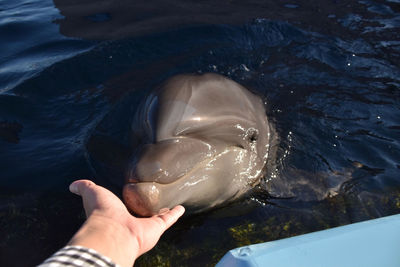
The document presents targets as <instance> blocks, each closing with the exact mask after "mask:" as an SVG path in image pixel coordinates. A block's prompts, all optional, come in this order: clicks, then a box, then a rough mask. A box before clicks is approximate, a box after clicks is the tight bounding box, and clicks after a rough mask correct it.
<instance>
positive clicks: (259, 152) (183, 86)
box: [123, 73, 271, 216]
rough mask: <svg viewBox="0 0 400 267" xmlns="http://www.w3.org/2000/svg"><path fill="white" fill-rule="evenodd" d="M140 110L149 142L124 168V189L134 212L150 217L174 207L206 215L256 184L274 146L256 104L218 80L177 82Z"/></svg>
mask: <svg viewBox="0 0 400 267" xmlns="http://www.w3.org/2000/svg"><path fill="white" fill-rule="evenodd" d="M144 108H145V109H144V115H145V117H146V119H145V122H146V123H145V125H146V128H147V130H146V132H147V134H148V135H152V136H150V138H149V139H152V140H153V143H152V144H148V145H145V146H144V148H143V150H142V152H141V154H140V157H139V159H138V161H137V162H136V163H135V164H132V165H131V166H130V167H129V168H128V170H127V179H126V180H127V181H126V185H125V186H124V189H123V198H124V201H125V203H126V205H127V207H128V208H129V209H130V210H131V211H133V212H134V213H136V214H139V215H142V216H150V215H153V214H156V213H158V212H159V210H160V209H162V208H165V207H166V208H171V207H173V206H175V205H178V204H182V205H184V206H185V207H186V208H187V209H188V210H189V211H192V212H198V211H203V210H206V209H208V208H211V207H214V206H217V205H219V204H221V203H225V202H228V201H232V200H234V199H237V198H238V197H240V196H242V195H243V194H244V193H246V192H247V191H248V190H249V189H250V188H252V187H253V186H254V185H255V184H257V183H258V182H259V180H260V178H261V177H262V175H263V173H264V171H265V166H266V161H267V157H268V152H269V150H270V139H271V128H270V125H269V123H268V119H267V116H266V111H265V106H264V103H263V101H262V99H261V98H260V97H258V96H256V95H255V94H253V93H251V92H249V91H248V90H247V89H246V88H244V87H242V86H241V85H239V84H238V83H236V82H234V81H232V80H230V79H228V78H225V77H223V76H221V75H217V74H211V73H208V74H203V75H178V76H174V77H172V78H170V79H169V80H168V81H167V82H165V83H164V84H163V85H162V86H161V87H160V88H159V90H158V91H157V92H156V93H155V94H153V95H151V96H150V97H149V98H148V99H147V101H146V105H145V107H144ZM142 112H143V111H142Z"/></svg>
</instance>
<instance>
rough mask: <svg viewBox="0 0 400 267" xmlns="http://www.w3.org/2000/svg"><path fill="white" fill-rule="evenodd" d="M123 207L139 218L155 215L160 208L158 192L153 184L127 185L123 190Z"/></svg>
mask: <svg viewBox="0 0 400 267" xmlns="http://www.w3.org/2000/svg"><path fill="white" fill-rule="evenodd" d="M122 194H123V198H124V200H125V205H126V206H127V207H128V209H129V210H131V211H133V212H134V213H136V214H138V215H141V216H151V215H154V214H157V213H158V212H159V210H160V209H161V208H163V207H160V190H159V189H158V188H157V186H156V185H154V184H153V183H144V184H140V186H139V185H138V184H136V183H128V184H126V185H125V186H124V189H123V192H122Z"/></svg>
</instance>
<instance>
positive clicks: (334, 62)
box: [0, 0, 400, 266]
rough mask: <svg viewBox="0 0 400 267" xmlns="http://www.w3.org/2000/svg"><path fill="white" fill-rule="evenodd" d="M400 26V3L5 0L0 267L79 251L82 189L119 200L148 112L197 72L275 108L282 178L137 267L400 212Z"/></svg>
mask: <svg viewBox="0 0 400 267" xmlns="http://www.w3.org/2000/svg"><path fill="white" fill-rule="evenodd" d="M399 12H400V3H399V2H398V1H394V0H392V1H359V2H355V1H322V2H321V1H304V3H303V2H302V1H301V2H298V1H297V2H296V3H292V2H287V1H274V2H273V3H267V4H266V3H264V2H262V1H246V2H243V1H241V2H240V1H226V2H218V3H216V2H215V1H201V2H194V1H193V2H187V1H185V2H183V1H170V2H169V3H168V5H167V4H166V3H165V2H161V1H146V2H144V3H137V2H135V3H133V2H131V1H130V2H129V1H119V3H118V4H115V3H114V2H109V1H89V0H86V1H81V2H79V3H76V2H75V1H59V0H55V1H54V3H52V2H51V1H24V0H20V1H3V2H2V3H0V26H1V27H0V40H1V41H0V48H1V51H2V53H1V54H0V170H1V179H0V218H1V219H0V229H1V236H3V237H4V238H3V239H2V240H0V265H2V266H3V265H5V266H26V265H28V266H29V265H33V264H36V263H38V262H40V261H41V260H42V259H44V258H45V257H46V256H48V255H49V254H51V253H52V252H54V250H56V249H57V248H59V247H60V246H62V245H63V244H64V243H65V242H66V241H67V240H68V239H69V237H70V236H71V234H72V233H73V232H74V231H75V230H76V229H77V227H78V226H79V225H80V223H81V222H82V221H83V218H84V217H83V216H84V215H83V213H82V210H81V207H80V202H79V199H78V198H76V197H75V196H73V195H71V194H69V193H68V192H67V185H68V184H69V183H70V182H71V181H72V180H74V179H76V178H82V177H87V178H92V177H93V179H95V181H97V182H98V183H101V184H104V185H106V186H108V187H109V188H111V189H112V190H114V191H115V192H117V193H119V185H120V183H121V176H122V174H121V173H118V169H119V166H123V165H124V164H126V161H128V160H130V153H131V151H132V147H135V146H136V145H138V143H140V140H137V139H135V138H134V137H132V136H131V135H130V121H131V119H132V116H133V114H134V113H135V111H136V109H137V106H138V105H139V103H140V101H141V100H142V99H143V97H144V96H145V95H146V94H148V93H149V91H150V90H152V89H153V88H154V87H155V86H157V84H159V83H160V82H162V81H163V80H165V79H166V78H168V77H170V76H172V75H174V74H177V73H183V72H201V73H204V72H217V73H220V74H224V75H226V76H228V77H230V78H232V79H234V80H235V81H237V82H239V83H241V84H243V85H244V86H246V87H249V88H251V89H252V90H254V91H256V92H258V93H259V94H260V95H261V96H263V97H264V98H265V100H266V102H267V105H268V115H269V117H270V119H271V121H273V122H274V125H275V127H276V130H277V132H278V134H279V136H280V141H279V146H278V151H277V154H278V157H277V159H276V165H277V167H276V170H275V169H272V170H270V172H269V174H268V176H267V177H266V178H265V181H263V182H262V183H261V184H260V186H259V187H257V188H256V189H255V192H254V193H253V194H252V195H251V196H249V197H248V198H247V199H245V201H242V202H240V203H233V204H232V205H229V206H228V207H224V208H220V209H217V210H214V211H211V212H209V213H205V214H199V215H194V216H188V217H186V218H184V219H183V220H182V221H181V222H180V223H179V224H178V225H177V226H176V227H174V228H173V229H172V230H171V231H169V232H168V233H167V234H166V236H164V237H163V238H162V240H161V242H160V243H159V245H158V246H157V247H156V249H154V250H153V251H152V252H150V253H149V254H147V255H145V256H143V257H142V258H141V259H140V260H139V261H138V263H137V265H138V266H168V265H178V266H189V265H191V266H192V265H195V266H212V265H213V264H214V263H215V262H216V261H218V259H219V258H220V257H221V256H222V255H223V254H224V253H225V252H226V251H227V250H228V249H231V248H233V247H236V246H239V245H244V244H249V243H254V242H263V241H268V240H273V239H278V238H283V237H287V236H292V235H296V234H301V233H306V232H310V231H315V230H319V229H323V228H328V227H333V226H337V225H341V224H347V223H351V222H356V221H360V220H366V219H369V218H375V217H380V216H385V215H389V214H394V213H399V211H400V180H399V173H400V164H399V158H400V152H399V151H400V147H399V146H400V145H399V129H400V119H399V118H400V116H399V115H400V114H399V113H400V93H399V92H400V91H399V85H400V78H399V77H400V75H399V74H400V69H399V66H400V64H399V63H400V42H399V41H398V32H399V27H400V16H399ZM59 32H61V34H60V33H59ZM89 158H90V159H91V160H89ZM267 191H268V193H267Z"/></svg>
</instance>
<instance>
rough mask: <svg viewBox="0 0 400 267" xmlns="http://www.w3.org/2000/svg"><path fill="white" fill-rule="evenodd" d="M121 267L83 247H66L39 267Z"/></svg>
mask: <svg viewBox="0 0 400 267" xmlns="http://www.w3.org/2000/svg"><path fill="white" fill-rule="evenodd" d="M64 266H73V267H75V266H76V267H78V266H79V267H81V266H85V267H86V266H87V267H119V265H117V264H115V263H113V262H112V261H111V259H109V258H107V257H105V256H103V255H101V254H99V253H98V252H97V251H95V250H94V249H90V248H85V247H82V246H65V247H63V248H62V249H60V250H59V251H57V252H56V253H54V254H53V255H52V256H51V257H50V258H48V259H47V260H45V261H44V262H43V263H42V264H40V265H38V267H64Z"/></svg>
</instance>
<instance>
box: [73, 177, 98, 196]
mask: <svg viewBox="0 0 400 267" xmlns="http://www.w3.org/2000/svg"><path fill="white" fill-rule="evenodd" d="M94 186H96V184H95V183H94V182H92V181H90V180H77V181H75V182H73V183H72V184H70V185H69V191H71V193H74V194H76V195H79V196H82V195H83V194H85V193H86V190H87V189H89V188H93V187H94Z"/></svg>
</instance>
